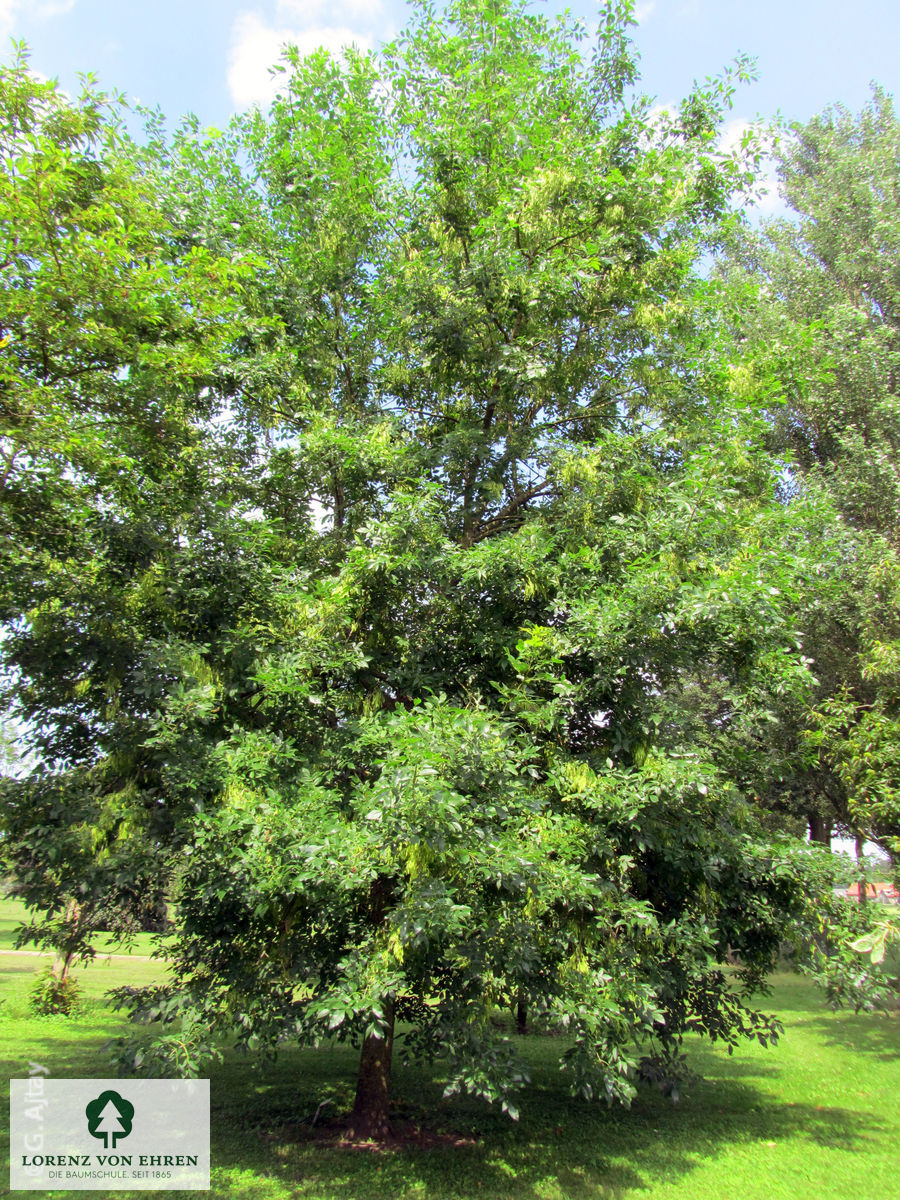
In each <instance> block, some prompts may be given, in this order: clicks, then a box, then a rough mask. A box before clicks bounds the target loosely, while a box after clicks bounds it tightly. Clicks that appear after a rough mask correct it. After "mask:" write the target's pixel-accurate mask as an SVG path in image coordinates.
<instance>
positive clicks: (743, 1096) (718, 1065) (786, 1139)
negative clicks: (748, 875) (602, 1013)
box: [0, 954, 900, 1200]
mask: <svg viewBox="0 0 900 1200" xmlns="http://www.w3.org/2000/svg"><path fill="white" fill-rule="evenodd" d="M37 969H38V967H37V965H36V964H35V963H34V961H33V960H32V961H30V962H29V961H27V960H26V959H24V958H22V957H21V956H13V955H10V954H0V997H3V996H5V997H6V998H7V1004H6V1005H5V1007H4V1008H3V1009H2V1010H0V1013H2V1014H3V1015H2V1016H0V1036H2V1043H3V1058H4V1066H5V1067H6V1070H5V1072H4V1077H5V1078H8V1077H9V1076H10V1075H12V1076H18V1075H23V1074H26V1073H27V1068H28V1062H29V1060H30V1061H39V1062H41V1063H44V1064H45V1065H46V1066H47V1067H48V1068H49V1069H50V1071H51V1073H52V1074H53V1075H55V1076H69V1077H73V1076H88V1077H102V1076H104V1075H105V1074H107V1073H108V1072H109V1067H108V1060H107V1058H106V1057H105V1055H104V1051H103V1045H104V1043H105V1042H106V1041H107V1040H108V1039H109V1038H110V1037H113V1036H117V1035H119V1034H121V1033H122V1032H124V1031H125V1030H126V1026H125V1025H124V1023H123V1022H122V1021H121V1019H120V1018H117V1017H116V1016H115V1015H113V1014H111V1013H110V1012H109V1010H108V1009H107V1008H106V1007H105V1005H104V1003H103V1002H102V999H101V996H102V992H103V991H104V990H105V989H106V988H108V987H112V986H118V985H119V984H122V983H132V984H139V983H145V982H150V981H151V980H152V979H154V978H159V975H160V972H161V967H160V965H159V964H158V963H153V962H148V961H146V960H139V959H137V958H135V959H134V960H132V961H130V962H129V961H127V960H121V959H117V960H111V959H107V958H106V957H104V958H102V959H98V960H97V961H96V962H95V963H94V964H93V965H92V966H90V967H89V968H88V969H87V970H85V971H84V972H83V981H84V993H85V996H86V998H87V1004H88V1007H87V1009H86V1011H84V1012H83V1013H82V1014H80V1015H79V1016H78V1017H77V1018H76V1019H74V1020H71V1021H67V1020H63V1019H61V1018H34V1017H30V1016H29V1015H28V1013H27V1007H26V1004H25V994H26V992H27V986H28V981H29V980H30V978H31V977H32V976H33V974H34V973H35V971H36V970H37ZM770 1007H771V1008H773V1009H775V1010H777V1011H778V1012H779V1013H780V1015H781V1016H782V1018H783V1020H784V1022H785V1026H786V1036H785V1038H784V1039H783V1040H782V1042H781V1043H780V1044H779V1045H778V1046H777V1047H775V1048H774V1049H771V1050H764V1049H762V1048H761V1047H746V1048H743V1049H741V1050H740V1051H739V1052H738V1053H737V1054H735V1055H734V1056H733V1057H731V1058H729V1057H728V1055H727V1054H725V1053H720V1052H719V1051H718V1050H716V1049H715V1048H710V1047H706V1046H696V1045H695V1046H694V1047H692V1054H691V1058H692V1063H693V1065H694V1067H695V1069H697V1070H698V1071H700V1072H701V1073H702V1075H703V1079H702V1081H698V1082H697V1083H695V1084H693V1085H692V1086H690V1087H688V1088H687V1089H686V1092H685V1095H684V1096H683V1098H682V1100H681V1102H680V1103H679V1104H678V1105H677V1106H675V1105H672V1104H671V1103H670V1102H669V1101H667V1100H665V1099H663V1098H662V1097H661V1096H660V1095H658V1094H657V1093H653V1092H642V1094H641V1096H640V1098H639V1100H638V1101H637V1102H636V1103H635V1105H634V1107H633V1108H632V1109H631V1110H630V1111H624V1110H621V1109H614V1110H607V1109H605V1108H603V1107H600V1106H595V1105H588V1104H585V1103H581V1102H576V1101H572V1100H571V1099H570V1098H569V1097H568V1096H567V1095H566V1093H565V1087H564V1081H563V1079H562V1077H561V1075H560V1072H559V1070H558V1067H557V1058H558V1054H559V1051H560V1048H561V1042H560V1040H559V1039H554V1038H527V1039H525V1040H524V1049H525V1050H526V1052H527V1056H528V1059H529V1062H530V1064H531V1068H532V1072H533V1075H534V1079H535V1089H534V1090H533V1091H532V1092H530V1093H529V1094H528V1096H527V1097H526V1100H525V1103H524V1104H523V1106H522V1119H521V1121H520V1122H519V1123H518V1124H515V1125H514V1124H512V1123H511V1122H509V1121H508V1120H507V1119H506V1118H504V1117H502V1116H501V1115H500V1114H499V1113H495V1112H493V1111H491V1110H490V1109H488V1108H486V1107H485V1106H484V1105H482V1104H477V1103H474V1102H470V1101H454V1102H452V1103H451V1102H447V1101H443V1100H442V1099H441V1091H440V1083H439V1075H438V1074H437V1073H435V1072H428V1071H421V1070H417V1069H414V1068H410V1067H402V1066H400V1067H398V1069H397V1072H396V1080H395V1084H396V1086H395V1095H396V1096H397V1102H396V1103H395V1106H394V1108H395V1117H396V1120H397V1121H398V1122H403V1121H409V1122H412V1123H414V1124H422V1123H426V1124H428V1125H429V1126H430V1127H431V1128H433V1129H437V1130H441V1131H443V1132H444V1133H447V1134H451V1135H454V1136H455V1137H456V1138H457V1139H458V1140H461V1141H462V1142H463V1144H462V1145H459V1146H455V1147H450V1146H439V1147H437V1148H431V1149H421V1148H416V1147H410V1148H407V1149H405V1150H402V1151H388V1152H381V1153H377V1152H371V1151H368V1152H360V1151H348V1150H342V1149H338V1148H336V1147H334V1146H329V1145H326V1144H323V1143H322V1142H321V1141H317V1140H316V1136H315V1132H314V1131H313V1130H312V1129H311V1127H310V1125H309V1119H310V1118H311V1117H312V1114H313V1113H314V1112H315V1111H316V1109H317V1108H318V1107H319V1105H320V1104H322V1102H323V1101H329V1102H330V1103H329V1105H326V1107H325V1109H324V1110H323V1111H324V1112H329V1111H336V1110H340V1109H342V1108H343V1109H346V1107H347V1106H348V1104H349V1102H350V1100H351V1094H352V1085H353V1080H354V1074H355V1066H356V1063H355V1056H354V1053H353V1051H352V1050H351V1049H349V1048H347V1047H335V1048H333V1049H330V1050H323V1051H319V1052H313V1051H302V1052H301V1051H290V1052H288V1053H285V1054H284V1055H283V1056H282V1057H281V1058H280V1059H279V1061H278V1062H277V1063H276V1065H275V1067H274V1068H273V1069H271V1070H270V1071H268V1072H267V1073H266V1074H260V1073H257V1072H255V1071H254V1070H253V1069H252V1068H251V1067H250V1065H249V1063H248V1062H247V1061H246V1060H244V1059H242V1058H239V1057H237V1056H235V1055H232V1056H230V1057H229V1059H228V1060H227V1061H226V1063H225V1064H224V1065H222V1066H220V1067H218V1068H216V1069H215V1070H213V1071H212V1073H211V1077H212V1086H211V1093H212V1102H213V1120H212V1126H213V1145H212V1159H213V1187H212V1190H211V1192H210V1195H211V1196H212V1197H215V1198H222V1200H226V1198H227V1200H232V1198H234V1200H238V1198H241V1200H243V1198H245V1197H246V1198H247V1200H288V1198H289V1197H302V1198H305V1200H474V1198H481V1197H484V1198H485V1200H687V1198H688V1197H690V1200H730V1198H731V1197H737V1198H738V1200H846V1198H847V1197H853V1200H892V1198H893V1197H894V1196H896V1195H898V1194H900V1191H898V1183H897V1181H898V1179H900V1106H898V1095H900V1017H898V1014H891V1015H890V1016H878V1015H861V1016H854V1015H852V1014H847V1013H839V1014H833V1013H830V1012H829V1011H828V1010H827V1009H826V1008H825V1006H824V1005H823V1003H822V1000H821V996H820V995H819V994H818V993H817V992H816V991H815V989H813V988H812V987H811V986H810V985H809V984H807V983H806V982H805V981H804V980H802V979H800V978H798V977H796V976H790V975H782V976H779V977H777V979H776V989H775V994H774V996H773V997H772V999H771V1001H770ZM45 1194H46V1195H56V1194H57V1193H45ZM58 1194H59V1195H60V1196H62V1195H63V1193H58ZM109 1194H110V1195H111V1196H112V1195H115V1196H117V1197H123V1196H125V1195H134V1196H137V1195H139V1193H121V1192H117V1193H109ZM174 1194H177V1193H174ZM192 1195H193V1193H187V1192H186V1193H184V1196H185V1197H189V1196H192Z"/></svg>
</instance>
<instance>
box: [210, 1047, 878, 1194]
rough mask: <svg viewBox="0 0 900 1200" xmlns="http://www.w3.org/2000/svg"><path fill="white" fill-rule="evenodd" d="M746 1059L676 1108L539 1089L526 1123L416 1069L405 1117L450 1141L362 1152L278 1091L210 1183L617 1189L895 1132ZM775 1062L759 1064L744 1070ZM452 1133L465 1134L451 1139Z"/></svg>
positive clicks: (237, 1187) (526, 1109)
mask: <svg viewBox="0 0 900 1200" xmlns="http://www.w3.org/2000/svg"><path fill="white" fill-rule="evenodd" d="M740 1066H743V1064H736V1063H733V1062H730V1063H729V1064H728V1067H727V1070H728V1075H729V1077H728V1078H727V1079H718V1080H715V1081H709V1080H707V1081H702V1082H698V1083H697V1084H695V1085H694V1086H693V1087H691V1088H689V1089H688V1094H687V1095H686V1097H685V1099H684V1100H683V1101H682V1103H681V1104H680V1105H678V1106H674V1105H672V1104H671V1103H670V1102H669V1101H667V1100H664V1099H663V1098H662V1097H661V1096H658V1095H657V1094H655V1093H642V1094H641V1096H640V1097H639V1099H638V1101H636V1103H635V1105H634V1107H633V1108H632V1109H631V1110H629V1111H626V1110H618V1109H613V1110H607V1109H605V1108H599V1107H598V1106H596V1105H590V1104H587V1103H584V1102H576V1101H573V1100H571V1099H570V1098H569V1097H568V1096H566V1094H565V1092H564V1091H563V1090H562V1088H561V1087H560V1086H559V1085H558V1083H556V1084H555V1085H553V1086H545V1087H539V1088H537V1089H535V1091H534V1092H532V1093H531V1095H530V1096H529V1097H528V1098H527V1099H526V1101H525V1103H524V1104H523V1106H522V1117H521V1121H520V1122H519V1123H517V1124H513V1123H511V1122H509V1121H508V1119H507V1118H504V1117H502V1116H501V1115H500V1114H498V1113H495V1112H494V1111H492V1110H489V1109H486V1108H485V1107H484V1106H481V1105H477V1104H475V1103H471V1102H467V1101H455V1102H454V1103H452V1104H448V1103H446V1102H443V1101H441V1100H440V1093H439V1091H438V1090H437V1089H436V1088H434V1087H433V1085H432V1086H430V1087H429V1086H422V1083H421V1082H420V1081H418V1080H416V1079H415V1078H414V1077H413V1076H412V1074H411V1073H410V1077H409V1078H408V1079H404V1080H403V1081H402V1083H401V1086H400V1087H399V1088H398V1090H399V1091H400V1092H401V1094H404V1095H405V1096H406V1097H407V1098H406V1099H405V1100H404V1101H402V1102H400V1103H399V1104H398V1105H396V1106H395V1107H396V1111H397V1115H398V1117H403V1118H406V1119H407V1120H410V1119H411V1120H412V1121H419V1122H421V1123H422V1124H425V1125H427V1126H428V1127H429V1128H430V1129H432V1130H434V1131H440V1132H442V1133H443V1134H445V1135H447V1136H448V1142H447V1143H445V1144H440V1143H432V1144H431V1145H430V1146H429V1147H428V1148H427V1149H424V1148H420V1147H416V1146H414V1145H408V1146H406V1147H403V1148H399V1149H397V1148H393V1149H385V1150H376V1149H368V1150H360V1149H347V1148H345V1147H341V1146H340V1145H339V1144H337V1143H335V1142H331V1143H329V1142H328V1141H323V1140H322V1139H321V1138H320V1137H318V1136H317V1134H316V1133H315V1132H314V1131H313V1130H311V1129H310V1128H309V1127H308V1126H307V1127H303V1126H299V1127H298V1125H297V1123H296V1121H295V1122H293V1123H291V1122H287V1123H285V1124H280V1122H281V1121H282V1120H283V1117H284V1115H285V1108H284V1105H283V1104H282V1103H281V1102H280V1101H278V1100H276V1099H275V1097H274V1096H273V1097H272V1098H273V1100H275V1104H274V1107H273V1108H272V1110H271V1111H270V1112H269V1114H268V1118H269V1119H271V1124H270V1125H269V1127H268V1129H267V1130H266V1131H265V1132H264V1133H261V1132H260V1131H259V1128H258V1121H259V1119H262V1120H263V1121H264V1122H265V1121H266V1120H267V1115H266V1109H265V1106H264V1105H258V1106H256V1108H255V1110H254V1109H253V1108H252V1107H251V1109H250V1110H249V1112H250V1114H251V1116H252V1119H253V1121H254V1122H255V1129H254V1130H251V1129H250V1128H246V1131H245V1136H244V1138H243V1139H242V1146H243V1153H241V1154H238V1155H236V1154H235V1148H236V1147H235V1141H234V1138H233V1136H231V1137H229V1136H223V1137H222V1139H221V1144H218V1145H216V1146H215V1148H214V1152H213V1161H214V1162H215V1163H216V1164H218V1166H219V1167H220V1168H221V1170H220V1172H219V1174H218V1175H217V1177H216V1179H215V1182H214V1187H213V1192H212V1194H213V1195H214V1196H221V1197H229V1198H231V1197H234V1198H237V1197H238V1196H240V1197H242V1198H244V1197H250V1196H253V1195H254V1194H259V1195H260V1196H262V1195H263V1194H267V1195H271V1196H278V1195H281V1194H284V1195H289V1194H290V1193H291V1191H292V1190H293V1189H294V1188H296V1186H297V1185H298V1183H299V1182H300V1181H304V1184H305V1186H306V1187H307V1188H312V1185H313V1184H314V1185H315V1188H316V1189H317V1190H315V1191H312V1194H315V1195H322V1196H328V1197H329V1198H333V1200H363V1198H365V1200H382V1198H383V1200H396V1198H397V1197H400V1196H406V1195H412V1194H414V1195H415V1196H416V1197H418V1198H420V1200H474V1198H475V1197H485V1198H486V1200H501V1198H502V1200H511V1198H513V1197H514V1198H515V1200H546V1197H548V1196H559V1197H565V1198H566V1200H589V1198H590V1200H598V1198H599V1197H603V1198H604V1200H615V1198H616V1197H622V1196H624V1195H626V1194H628V1193H630V1192H631V1191H634V1190H639V1189H641V1188H648V1187H650V1186H652V1185H654V1184H659V1183H665V1182H667V1181H669V1182H674V1181H675V1180H677V1179H678V1178H680V1177H682V1176H684V1175H687V1174H689V1173H690V1172H691V1171H693V1170H694V1169H695V1168H696V1167H697V1166H699V1165H700V1164H701V1163H702V1162H703V1160H705V1159H709V1158H710V1157H714V1156H715V1155H716V1153H717V1152H719V1151H721V1150H723V1149H725V1148H726V1147H730V1146H734V1145H741V1144H744V1145H747V1146H753V1147H755V1146H759V1147H760V1148H762V1147H764V1146H766V1145H772V1144H780V1143H783V1142H787V1141H790V1140H798V1141H801V1142H807V1143H812V1144H813V1145H814V1146H818V1147H823V1148H824V1147H827V1148H830V1149H835V1148H837V1149H842V1150H850V1151H852V1150H855V1149H862V1148H864V1147H869V1148H871V1139H872V1138H873V1137H877V1136H878V1135H879V1134H881V1135H883V1134H884V1132H885V1130H886V1125H885V1124H884V1123H882V1122H881V1121H880V1120H879V1119H878V1118H877V1117H873V1116H871V1115H870V1114H862V1113H859V1112H855V1111H853V1110H852V1109H850V1108H844V1107H816V1106H814V1105H805V1104H786V1103H783V1102H780V1101H772V1100H771V1099H769V1098H768V1097H767V1096H766V1095H765V1094H764V1093H763V1092H762V1091H761V1090H760V1089H758V1088H756V1087H754V1086H753V1085H752V1084H750V1083H745V1082H743V1081H742V1080H741V1079H739V1078H735V1077H734V1074H738V1073H743V1072H734V1074H733V1073H732V1068H734V1067H740ZM768 1070H769V1068H763V1069H762V1070H760V1069H759V1067H758V1065H757V1064H752V1067H751V1069H749V1070H748V1071H747V1072H746V1073H747V1074H748V1075H749V1074H751V1073H752V1074H754V1075H757V1076H758V1075H760V1074H766V1073H768ZM398 1082H400V1081H398ZM296 1115H297V1110H296V1109H295V1110H294V1116H295V1117H296ZM450 1136H453V1137H455V1138H456V1139H457V1144H456V1145H452V1146H451V1145H450V1144H449V1137H450ZM217 1141H218V1139H217ZM254 1166H257V1167H258V1169H259V1172H260V1175H261V1176H268V1178H269V1180H270V1181H271V1183H272V1184H275V1187H276V1189H277V1184H276V1182H275V1181H276V1180H277V1181H278V1182H279V1183H280V1184H281V1185H282V1187H283V1189H284V1191H283V1192H279V1191H278V1190H273V1191H270V1192H269V1193H263V1192H258V1193H256V1192H254V1191H253V1190H250V1191H248V1190H247V1172H248V1169H249V1170H251V1171H252V1169H253V1167H254ZM238 1179H240V1181H241V1182H240V1183H238ZM231 1180H234V1182H233V1183H232V1182H231Z"/></svg>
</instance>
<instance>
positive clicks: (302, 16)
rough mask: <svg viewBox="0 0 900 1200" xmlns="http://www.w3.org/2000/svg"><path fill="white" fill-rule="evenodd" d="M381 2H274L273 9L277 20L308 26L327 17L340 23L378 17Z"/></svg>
mask: <svg viewBox="0 0 900 1200" xmlns="http://www.w3.org/2000/svg"><path fill="white" fill-rule="evenodd" d="M383 7H384V6H383V5H382V3H381V0H276V3H275V9H276V11H277V13H278V16H279V18H281V19H283V20H287V21H299V22H300V24H301V25H309V24H310V23H311V22H313V21H317V20H319V18H321V17H324V16H326V15H327V16H328V17H329V18H330V19H335V18H337V19H339V20H341V21H365V19H366V18H372V17H377V16H379V15H380V13H381V11H382V9H383Z"/></svg>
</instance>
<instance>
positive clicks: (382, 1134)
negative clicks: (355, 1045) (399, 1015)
mask: <svg viewBox="0 0 900 1200" xmlns="http://www.w3.org/2000/svg"><path fill="white" fill-rule="evenodd" d="M384 1017H385V1031H384V1036H383V1037H380V1038H377V1037H375V1036H374V1035H373V1034H370V1035H369V1036H368V1037H367V1038H365V1039H364V1041H363V1044H362V1053H361V1054H360V1058H359V1075H358V1077H357V1080H356V1099H355V1100H354V1102H353V1112H352V1114H351V1116H350V1132H351V1134H352V1135H353V1136H354V1137H355V1138H359V1139H360V1140H362V1141H372V1142H383V1141H386V1140H387V1138H388V1137H390V1132H391V1130H390V1122H389V1120H388V1105H389V1104H390V1099H391V1058H392V1055H393V1051H394V1002H393V1000H387V1001H385V1004H384Z"/></svg>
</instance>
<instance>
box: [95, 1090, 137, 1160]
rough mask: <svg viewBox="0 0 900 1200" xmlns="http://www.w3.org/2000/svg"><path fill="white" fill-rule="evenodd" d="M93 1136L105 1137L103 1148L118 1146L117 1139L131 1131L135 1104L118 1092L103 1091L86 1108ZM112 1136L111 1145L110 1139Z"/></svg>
mask: <svg viewBox="0 0 900 1200" xmlns="http://www.w3.org/2000/svg"><path fill="white" fill-rule="evenodd" d="M84 1113H85V1116H86V1117H87V1119H88V1131H89V1132H90V1134H91V1136H92V1137H95V1138H101V1137H102V1138H103V1149H104V1150H109V1149H113V1150H115V1148H116V1141H117V1140H118V1139H120V1138H124V1137H128V1135H129V1133H131V1119H132V1117H133V1116H134V1105H133V1104H132V1103H131V1102H130V1101H128V1100H126V1099H125V1097H124V1096H120V1095H119V1093H118V1092H101V1093H100V1095H99V1096H98V1097H97V1099H96V1100H92V1101H91V1102H90V1104H89V1105H88V1106H87V1108H86V1109H85V1110H84ZM110 1138H112V1146H111V1147H110V1143H109V1139H110Z"/></svg>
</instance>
